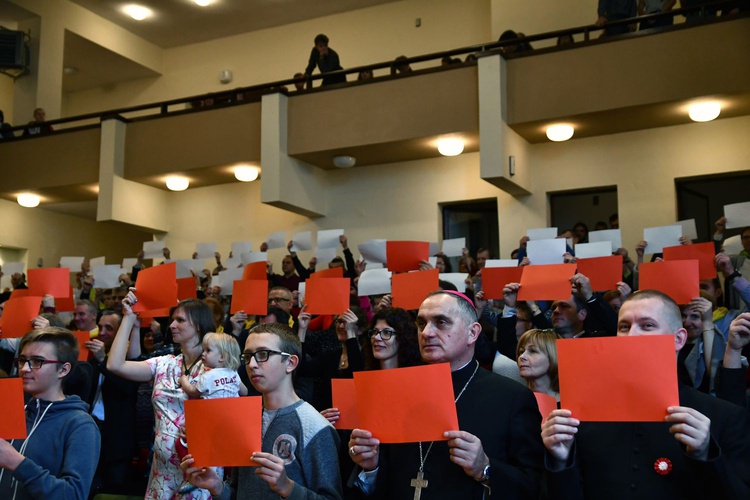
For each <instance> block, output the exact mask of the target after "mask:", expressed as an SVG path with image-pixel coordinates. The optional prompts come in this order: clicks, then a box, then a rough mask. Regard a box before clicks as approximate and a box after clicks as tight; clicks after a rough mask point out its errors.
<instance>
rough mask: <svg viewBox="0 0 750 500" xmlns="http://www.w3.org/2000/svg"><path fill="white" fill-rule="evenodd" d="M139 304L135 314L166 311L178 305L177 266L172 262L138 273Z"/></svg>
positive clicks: (134, 309) (136, 284)
mask: <svg viewBox="0 0 750 500" xmlns="http://www.w3.org/2000/svg"><path fill="white" fill-rule="evenodd" d="M135 289H136V292H135V293H136V296H137V297H138V302H136V303H135V306H133V311H134V312H144V311H150V310H152V309H165V308H170V307H174V306H176V305H177V264H175V263H174V262H170V263H169V264H162V265H160V266H154V267H149V268H148V269H144V270H142V271H141V272H139V273H138V278H137V279H136V281H135Z"/></svg>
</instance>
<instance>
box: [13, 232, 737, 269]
mask: <svg viewBox="0 0 750 500" xmlns="http://www.w3.org/2000/svg"><path fill="white" fill-rule="evenodd" d="M721 248H722V249H723V252H724V253H725V254H727V255H739V253H740V252H741V251H742V239H741V238H740V235H739V234H735V235H734V236H731V237H729V238H727V239H725V240H724V242H723V243H722V244H721ZM3 269H5V267H3Z"/></svg>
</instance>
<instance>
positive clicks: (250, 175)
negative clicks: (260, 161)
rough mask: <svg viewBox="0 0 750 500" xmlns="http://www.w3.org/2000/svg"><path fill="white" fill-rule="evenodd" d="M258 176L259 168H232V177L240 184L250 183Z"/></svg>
mask: <svg viewBox="0 0 750 500" xmlns="http://www.w3.org/2000/svg"><path fill="white" fill-rule="evenodd" d="M258 175H260V168H258V167H254V166H252V165H239V166H237V167H234V176H235V178H236V179H237V180H238V181H240V182H252V181H254V180H255V179H257V178H258Z"/></svg>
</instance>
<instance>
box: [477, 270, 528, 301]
mask: <svg viewBox="0 0 750 500" xmlns="http://www.w3.org/2000/svg"><path fill="white" fill-rule="evenodd" d="M524 267H526V266H524ZM522 273H523V267H485V268H484V269H482V290H484V298H485V300H489V299H502V298H503V288H505V285H507V284H508V283H520V282H521V274H522Z"/></svg>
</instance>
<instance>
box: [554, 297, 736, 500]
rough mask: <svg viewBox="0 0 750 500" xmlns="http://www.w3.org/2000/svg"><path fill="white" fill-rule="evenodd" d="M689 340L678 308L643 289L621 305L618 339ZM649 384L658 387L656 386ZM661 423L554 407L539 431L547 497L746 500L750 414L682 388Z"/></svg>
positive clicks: (681, 342) (677, 344)
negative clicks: (601, 418) (587, 417)
mask: <svg viewBox="0 0 750 500" xmlns="http://www.w3.org/2000/svg"><path fill="white" fill-rule="evenodd" d="M659 334H666V335H673V336H674V342H675V348H676V350H677V351H679V350H680V349H681V348H682V346H683V345H685V340H686V338H687V332H686V331H685V329H684V328H683V327H682V319H681V317H680V309H679V308H678V307H677V304H675V303H674V301H673V300H672V299H670V298H669V297H668V296H666V295H664V294H663V293H661V292H656V291H653V290H644V291H641V292H638V293H636V294H634V295H632V296H631V297H630V298H628V299H627V300H626V301H625V302H624V303H623V305H622V307H621V308H620V315H619V321H618V335H621V336H628V335H659ZM654 383H659V382H658V381H655V382H654ZM679 390H680V406H674V407H670V408H667V413H668V415H667V417H665V419H664V420H665V422H584V423H581V422H580V421H578V420H577V419H576V418H575V415H573V414H572V413H571V412H570V410H565V409H562V410H555V411H553V412H552V413H550V415H549V417H547V419H546V421H545V422H544V425H543V426H542V439H543V440H544V445H545V447H546V449H547V456H546V469H547V470H546V474H545V483H546V484H545V486H546V488H545V489H546V491H547V493H548V495H549V498H556V499H557V498H560V499H569V498H646V497H648V498H750V434H748V432H747V429H748V428H750V413H748V412H747V411H746V410H745V409H744V408H742V407H740V406H738V405H733V404H731V403H727V402H725V401H722V400H719V399H716V398H712V397H710V396H708V395H706V394H702V393H700V392H698V391H696V390H695V389H693V388H692V387H687V386H680V389H679Z"/></svg>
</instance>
